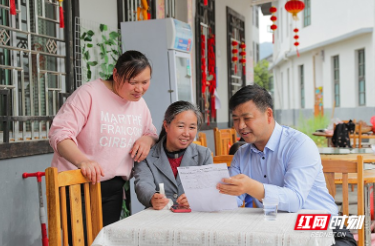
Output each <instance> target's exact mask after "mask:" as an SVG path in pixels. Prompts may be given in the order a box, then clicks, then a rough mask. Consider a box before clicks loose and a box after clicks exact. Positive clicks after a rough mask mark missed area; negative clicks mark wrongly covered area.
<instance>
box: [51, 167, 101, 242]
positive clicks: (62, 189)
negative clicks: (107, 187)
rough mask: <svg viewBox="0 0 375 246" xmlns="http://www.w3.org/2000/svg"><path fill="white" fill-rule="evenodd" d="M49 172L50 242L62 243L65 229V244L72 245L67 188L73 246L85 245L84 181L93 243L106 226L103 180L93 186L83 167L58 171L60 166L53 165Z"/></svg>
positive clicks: (87, 235) (87, 214) (87, 232)
mask: <svg viewBox="0 0 375 246" xmlns="http://www.w3.org/2000/svg"><path fill="white" fill-rule="evenodd" d="M45 173H46V190H47V192H46V193H47V213H48V237H49V245H50V246H61V229H62V231H63V243H64V244H63V245H64V246H67V245H68V227H67V209H66V204H67V203H66V187H68V188H69V198H70V214H71V218H70V219H71V221H72V224H71V228H72V242H73V245H72V246H81V245H82V246H84V245H85V239H84V238H85V236H84V235H85V232H84V226H83V223H84V222H83V221H82V220H83V219H82V201H81V197H82V195H81V184H83V188H84V200H85V211H86V212H85V215H86V237H87V245H91V244H92V242H93V240H94V239H95V237H96V236H97V235H98V233H99V231H100V230H101V229H102V227H103V215H102V198H101V190H100V182H98V183H96V184H95V185H92V184H91V183H90V181H89V180H88V179H86V178H85V177H84V176H83V175H82V173H81V170H80V169H77V170H71V171H65V172H60V173H58V172H57V168H55V167H49V168H47V169H46V172H45Z"/></svg>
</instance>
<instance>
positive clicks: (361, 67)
mask: <svg viewBox="0 0 375 246" xmlns="http://www.w3.org/2000/svg"><path fill="white" fill-rule="evenodd" d="M357 56H358V58H357V62H358V68H357V69H358V71H357V73H358V104H359V106H364V105H366V81H365V72H366V71H365V50H364V49H362V50H358V51H357Z"/></svg>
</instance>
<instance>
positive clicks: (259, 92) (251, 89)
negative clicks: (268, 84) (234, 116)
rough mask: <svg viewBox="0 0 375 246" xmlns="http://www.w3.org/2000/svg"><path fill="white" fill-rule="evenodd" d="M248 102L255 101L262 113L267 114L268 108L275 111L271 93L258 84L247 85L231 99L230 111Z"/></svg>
mask: <svg viewBox="0 0 375 246" xmlns="http://www.w3.org/2000/svg"><path fill="white" fill-rule="evenodd" d="M247 101H253V103H254V104H255V105H256V106H257V108H258V109H259V110H260V111H262V112H265V111H266V109H267V108H271V109H273V103H272V97H271V95H270V93H269V92H268V91H267V90H266V89H264V88H263V87H260V86H259V85H257V84H254V85H246V86H244V87H242V88H241V89H240V90H238V91H237V92H236V93H235V94H234V95H233V96H232V97H231V98H230V99H229V109H230V110H234V109H235V108H236V107H237V106H238V105H240V104H242V103H245V102H247Z"/></svg>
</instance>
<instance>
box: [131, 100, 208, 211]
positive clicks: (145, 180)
mask: <svg viewBox="0 0 375 246" xmlns="http://www.w3.org/2000/svg"><path fill="white" fill-rule="evenodd" d="M202 121H203V120H202V114H201V112H200V111H199V109H198V108H197V107H196V106H194V105H193V104H191V103H189V102H185V101H177V102H175V103H172V104H171V105H170V106H169V107H168V109H167V111H166V112H165V115H164V121H163V126H162V130H161V133H160V136H159V140H158V142H157V143H156V144H155V146H153V147H152V148H151V151H150V153H149V155H148V156H147V158H146V159H145V160H143V161H142V162H140V163H138V164H136V165H135V166H134V177H135V192H136V193H137V197H138V200H139V201H140V202H141V203H142V204H143V205H144V206H145V207H153V208H154V209H157V210H159V209H163V208H164V207H165V206H166V205H167V204H168V201H169V200H168V198H169V199H171V200H172V201H173V203H178V204H180V205H183V206H189V202H188V200H187V198H186V196H185V192H184V188H183V187H182V184H181V180H180V176H179V175H178V170H177V167H179V166H181V167H183V166H201V165H206V164H212V163H213V161H212V156H211V151H210V149H208V148H206V147H203V146H200V145H196V144H194V143H192V142H193V141H194V138H195V136H196V135H197V132H198V129H199V128H200V127H201V125H202ZM159 183H164V187H165V196H166V197H164V196H163V195H161V194H159V193H157V192H158V191H159V190H160V188H159Z"/></svg>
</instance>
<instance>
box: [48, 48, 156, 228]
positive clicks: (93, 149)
mask: <svg viewBox="0 0 375 246" xmlns="http://www.w3.org/2000/svg"><path fill="white" fill-rule="evenodd" d="M150 79H151V66H150V63H149V61H148V60H147V58H146V57H145V56H144V55H143V54H142V53H140V52H138V51H127V52H125V53H124V54H122V55H121V56H120V57H119V59H118V61H117V63H116V66H115V68H114V69H113V74H112V76H111V77H110V78H109V79H108V80H102V79H97V80H94V81H91V82H88V83H86V84H84V85H82V86H81V87H79V88H78V89H77V90H76V91H75V92H74V93H73V94H72V95H71V96H70V97H69V98H68V99H67V101H66V102H65V104H64V105H63V106H62V107H61V109H60V110H59V112H58V114H57V115H56V117H55V118H54V120H53V123H52V126H51V129H50V132H49V138H50V144H51V146H52V148H53V149H54V151H55V153H54V156H53V159H52V166H53V167H57V168H58V171H66V170H72V169H77V168H80V169H81V172H82V174H83V175H84V176H85V177H87V178H88V179H89V180H90V181H91V182H92V183H93V184H95V183H96V182H99V181H101V189H102V203H103V225H104V226H106V225H108V224H110V223H113V222H115V221H117V220H119V217H120V213H121V205H122V199H123V192H122V187H123V185H124V183H125V180H128V179H129V178H130V176H131V169H132V167H133V162H134V161H142V160H143V159H144V158H146V156H147V155H148V152H149V151H150V148H151V146H152V145H154V143H155V141H156V140H157V134H156V129H155V126H154V125H153V124H152V119H151V115H150V111H149V109H148V107H147V105H146V102H145V101H144V99H143V98H142V96H143V94H144V93H145V92H146V91H147V89H148V87H149V86H150Z"/></svg>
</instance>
